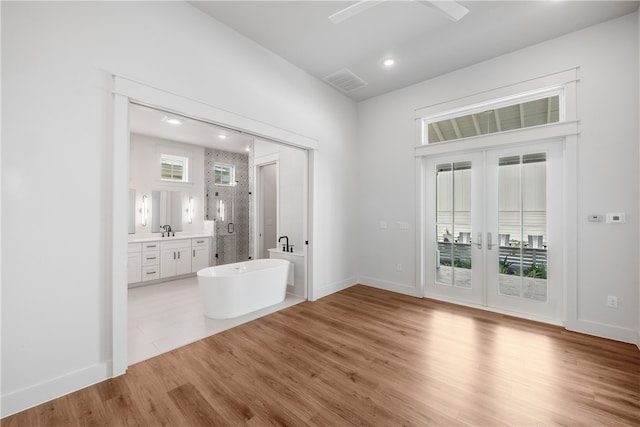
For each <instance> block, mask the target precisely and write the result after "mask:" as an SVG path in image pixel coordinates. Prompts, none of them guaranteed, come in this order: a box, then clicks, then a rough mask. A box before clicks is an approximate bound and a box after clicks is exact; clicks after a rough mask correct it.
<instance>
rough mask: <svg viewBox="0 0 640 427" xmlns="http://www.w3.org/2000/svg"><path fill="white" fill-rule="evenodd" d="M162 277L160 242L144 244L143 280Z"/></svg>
mask: <svg viewBox="0 0 640 427" xmlns="http://www.w3.org/2000/svg"><path fill="white" fill-rule="evenodd" d="M158 278H160V243H159V242H146V243H143V244H142V281H143V282H145V281H147V280H155V279H158Z"/></svg>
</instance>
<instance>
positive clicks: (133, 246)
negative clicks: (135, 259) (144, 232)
mask: <svg viewBox="0 0 640 427" xmlns="http://www.w3.org/2000/svg"><path fill="white" fill-rule="evenodd" d="M140 251H142V244H140V243H129V246H128V247H127V252H129V253H130V254H133V253H136V252H140Z"/></svg>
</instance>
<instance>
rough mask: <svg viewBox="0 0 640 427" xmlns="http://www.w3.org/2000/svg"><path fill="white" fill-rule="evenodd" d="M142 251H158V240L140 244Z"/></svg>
mask: <svg viewBox="0 0 640 427" xmlns="http://www.w3.org/2000/svg"><path fill="white" fill-rule="evenodd" d="M142 250H143V251H159V250H160V242H147V243H143V244H142Z"/></svg>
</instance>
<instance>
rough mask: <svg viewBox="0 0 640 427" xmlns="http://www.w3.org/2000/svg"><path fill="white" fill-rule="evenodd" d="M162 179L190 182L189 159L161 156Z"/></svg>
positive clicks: (171, 155)
mask: <svg viewBox="0 0 640 427" xmlns="http://www.w3.org/2000/svg"><path fill="white" fill-rule="evenodd" d="M160 177H161V179H162V180H164V181H177V182H189V158H188V157H183V156H175V155H173V154H161V155H160Z"/></svg>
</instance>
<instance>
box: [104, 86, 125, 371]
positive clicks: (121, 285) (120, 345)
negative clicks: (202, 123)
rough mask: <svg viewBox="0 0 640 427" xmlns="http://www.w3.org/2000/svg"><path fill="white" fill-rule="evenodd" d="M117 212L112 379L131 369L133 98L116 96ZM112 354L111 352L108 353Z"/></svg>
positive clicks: (114, 173)
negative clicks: (129, 290) (129, 266)
mask: <svg viewBox="0 0 640 427" xmlns="http://www.w3.org/2000/svg"><path fill="white" fill-rule="evenodd" d="M113 117H114V123H113V127H114V131H113V175H112V178H113V189H112V197H113V207H112V209H113V212H112V215H111V218H112V221H113V222H112V224H113V226H112V230H111V232H112V236H111V239H112V242H113V244H112V247H111V251H112V252H111V262H112V266H111V270H112V277H111V280H112V284H111V301H110V302H111V312H112V313H111V343H110V344H111V349H110V351H111V363H112V373H111V376H112V377H117V376H118V375H122V374H124V373H125V372H126V370H127V366H128V364H127V259H128V256H127V244H128V241H127V238H128V237H127V236H128V234H127V231H128V215H129V212H128V204H129V200H128V197H127V193H128V192H129V151H130V149H129V99H128V98H127V97H126V96H123V95H119V94H115V95H114V105H113ZM107 354H108V353H107Z"/></svg>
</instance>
